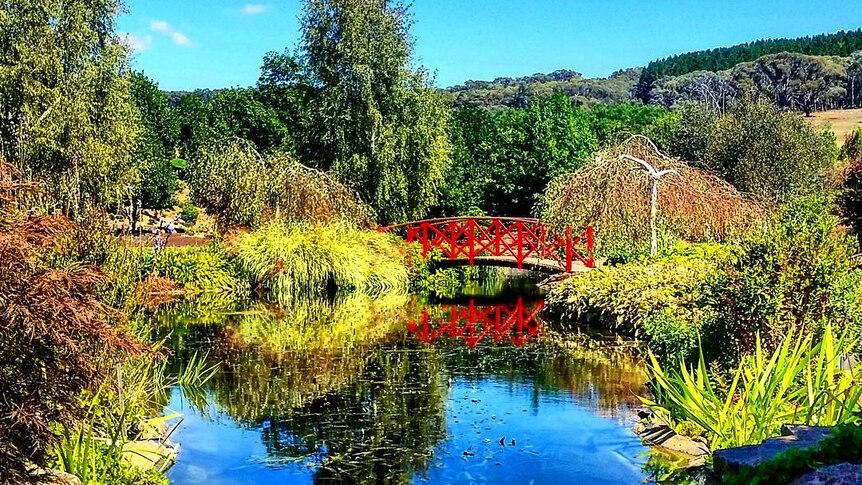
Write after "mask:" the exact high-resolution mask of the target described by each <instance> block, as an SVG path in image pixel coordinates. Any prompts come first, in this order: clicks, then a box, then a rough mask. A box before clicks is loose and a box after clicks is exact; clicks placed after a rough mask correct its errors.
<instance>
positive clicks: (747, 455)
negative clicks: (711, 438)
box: [713, 425, 832, 475]
mask: <svg viewBox="0 0 862 485" xmlns="http://www.w3.org/2000/svg"><path fill="white" fill-rule="evenodd" d="M781 434H782V435H781V436H777V437H775V438H768V439H766V440H764V441H763V443H761V444H759V445H748V446H741V447H739V448H727V449H724V450H716V451H715V452H714V453H713V467H714V468H715V473H716V474H717V475H722V474H724V473H726V472H729V471H738V470H739V469H740V468H741V467H751V468H756V467H758V466H760V465H761V464H763V463H765V462H768V461H770V460H772V459H773V458H775V456H776V455H778V454H779V453H782V452H784V451H787V450H789V449H799V450H807V449H817V448H819V447H820V442H821V441H822V440H823V439H824V438H827V437H829V436H831V434H832V429H831V428H827V427H823V426H795V425H785V426H782V427H781Z"/></svg>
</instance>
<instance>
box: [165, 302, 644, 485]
mask: <svg viewBox="0 0 862 485" xmlns="http://www.w3.org/2000/svg"><path fill="white" fill-rule="evenodd" d="M541 308H542V301H541V299H536V298H535V297H534V296H533V295H531V294H529V292H527V293H520V294H518V295H511V294H509V295H507V296H505V297H504V299H503V300H499V299H498V300H488V299H487V298H467V299H462V300H459V301H456V302H449V303H445V304H444V303H434V304H428V303H421V302H416V301H410V300H408V299H407V297H394V298H386V299H384V300H374V301H372V300H368V299H364V298H360V297H354V298H350V299H347V300H344V301H340V302H338V303H323V302H313V303H308V304H305V305H299V306H298V307H297V309H295V310H290V311H287V310H280V311H277V312H272V311H270V310H268V309H265V308H263V307H260V308H252V309H250V310H246V311H244V312H241V313H239V314H234V315H230V316H225V317H223V321H218V320H217V319H216V320H215V321H213V319H210V320H209V321H198V320H195V319H194V318H192V319H188V318H187V319H185V320H184V322H183V323H181V324H178V325H174V328H175V330H174V333H173V336H172V337H171V341H172V343H173V346H174V351H175V356H176V360H177V365H182V362H183V361H184V360H187V359H188V358H190V356H191V355H193V354H195V353H197V354H198V355H204V354H205V355H207V356H208V359H209V360H210V362H212V363H217V364H218V372H217V374H216V376H215V377H214V378H213V379H212V380H210V381H209V382H208V384H207V386H206V389H205V390H204V391H203V392H202V393H198V394H195V395H186V394H184V393H182V392H181V391H179V390H175V391H174V392H173V394H172V396H171V400H170V403H169V405H168V407H169V408H170V410H172V411H179V412H182V413H183V414H184V419H183V421H182V422H181V424H180V425H179V427H178V429H177V430H176V432H175V433H174V435H173V436H172V439H173V440H174V441H176V442H178V443H180V445H181V451H180V455H179V458H178V461H177V464H176V465H175V466H174V467H173V469H172V470H171V471H170V473H169V478H170V480H171V483H172V484H177V485H185V484H189V485H190V484H211V485H220V484H239V483H257V484H267V483H316V482H339V483H340V482H345V483H369V482H375V483H376V482H380V483H569V484H581V483H584V484H605V483H607V484H626V483H631V484H636V483H642V482H643V481H644V480H645V478H646V477H647V475H648V472H647V471H645V470H646V469H647V468H648V466H647V465H646V463H647V457H648V456H647V452H646V449H645V448H644V447H643V445H642V444H641V443H640V441H639V440H638V439H637V438H636V437H635V435H634V434H633V433H632V432H631V425H632V424H633V420H634V419H635V416H634V411H633V409H634V408H635V407H636V406H637V404H638V401H637V398H636V396H637V395H638V394H642V393H643V392H644V390H643V387H642V386H643V381H644V377H643V373H642V370H641V368H640V365H639V363H638V362H637V361H636V360H634V359H633V358H632V357H631V356H630V354H629V353H628V352H626V351H625V349H620V348H619V347H618V346H617V345H615V344H614V343H613V342H611V341H609V340H605V339H596V338H592V337H580V338H578V339H577V342H576V343H569V344H567V345H566V346H563V345H560V344H559V343H558V339H557V338H553V337H552V335H553V334H554V332H553V331H552V330H551V329H550V328H548V326H547V324H546V323H545V322H543V321H542V320H541V317H540V311H541Z"/></svg>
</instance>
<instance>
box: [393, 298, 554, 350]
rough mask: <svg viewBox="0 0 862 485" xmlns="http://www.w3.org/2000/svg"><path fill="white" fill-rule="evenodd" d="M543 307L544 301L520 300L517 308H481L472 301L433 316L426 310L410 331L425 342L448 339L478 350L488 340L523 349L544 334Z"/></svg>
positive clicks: (502, 306)
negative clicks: (480, 344) (477, 346)
mask: <svg viewBox="0 0 862 485" xmlns="http://www.w3.org/2000/svg"><path fill="white" fill-rule="evenodd" d="M543 306H544V303H543V302H542V300H538V301H535V302H530V303H524V300H523V299H521V298H518V301H517V302H516V303H515V304H514V305H502V304H489V305H477V304H476V302H475V301H474V300H473V299H471V300H470V301H469V302H468V303H467V304H466V305H443V306H442V307H440V309H439V312H438V311H434V312H433V314H432V311H429V309H428V308H425V309H424V310H423V311H422V317H421V320H419V321H412V322H410V323H409V324H408V327H407V328H408V330H409V332H410V333H412V334H413V335H415V336H416V338H417V339H419V340H420V341H421V342H425V343H433V342H434V341H436V340H437V339H440V338H444V339H454V340H463V341H464V343H465V344H467V346H468V347H475V346H476V345H477V344H478V343H479V342H480V341H482V339H484V338H486V337H487V338H491V339H493V340H494V341H495V342H500V341H501V340H503V339H506V340H508V341H509V342H511V343H512V344H514V345H516V346H521V345H524V344H525V343H526V342H527V341H529V340H530V339H533V338H535V337H536V336H538V335H541V334H542V331H543V322H542V319H541V316H540V315H541V312H542V308H543Z"/></svg>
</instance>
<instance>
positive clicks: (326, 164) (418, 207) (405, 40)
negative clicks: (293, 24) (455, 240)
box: [300, 0, 451, 222]
mask: <svg viewBox="0 0 862 485" xmlns="http://www.w3.org/2000/svg"><path fill="white" fill-rule="evenodd" d="M410 24H411V19H410V16H409V15H408V12H407V8H406V6H405V5H403V4H401V3H400V2H392V1H390V0H372V1H368V0H307V1H306V3H305V10H304V15H303V17H302V41H301V46H300V52H301V58H302V62H303V63H304V66H305V70H306V73H305V76H304V79H305V81H304V82H308V83H309V84H310V85H311V86H312V88H313V90H314V94H313V95H312V97H311V98H312V99H311V101H310V103H309V108H308V109H309V116H308V126H307V130H306V135H305V139H304V140H303V142H302V143H303V147H302V149H301V151H302V152H303V153H304V154H305V157H306V158H307V159H308V160H314V161H315V162H316V163H318V166H317V168H321V169H324V170H331V171H332V173H334V174H335V176H336V177H338V178H339V179H340V180H341V181H342V182H344V183H345V184H347V185H348V186H350V187H352V188H354V189H356V190H357V191H358V192H359V194H360V195H361V196H362V198H363V199H364V200H365V201H367V202H368V203H370V204H371V205H372V206H373V207H374V208H375V210H376V212H377V217H378V219H379V221H380V222H390V221H402V220H406V219H408V218H418V217H421V216H422V215H423V214H424V212H425V210H426V209H427V208H428V207H429V206H430V205H432V204H434V203H435V202H436V197H437V193H438V187H439V186H440V184H441V182H442V180H443V173H444V170H445V168H446V167H447V165H448V164H449V159H450V151H451V150H450V146H449V140H448V123H449V111H448V108H447V106H446V104H445V103H444V102H443V100H442V98H441V97H440V95H439V94H438V93H437V92H436V91H435V90H434V89H433V88H432V86H431V83H430V80H429V77H428V74H427V72H426V71H424V70H423V69H421V68H420V69H415V68H414V67H413V62H412V50H413V45H412V41H411V39H410V37H409V28H410ZM309 163H311V162H309Z"/></svg>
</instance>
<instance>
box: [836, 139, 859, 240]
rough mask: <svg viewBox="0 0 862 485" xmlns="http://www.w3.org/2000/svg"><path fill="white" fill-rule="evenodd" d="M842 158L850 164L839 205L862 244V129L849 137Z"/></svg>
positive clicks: (842, 150) (847, 222)
mask: <svg viewBox="0 0 862 485" xmlns="http://www.w3.org/2000/svg"><path fill="white" fill-rule="evenodd" d="M840 158H841V159H842V160H845V161H846V162H847V164H848V167H847V171H846V175H845V179H844V184H843V187H842V191H841V195H840V196H839V197H838V205H839V206H840V207H841V216H842V218H843V220H844V222H845V223H846V224H847V225H849V226H850V227H851V228H853V232H854V233H856V239H857V241H858V242H859V245H860V246H862V129H857V130H856V131H854V132H853V133H852V134H850V135H849V136H848V137H847V140H846V141H845V142H844V146H843V147H841V154H840Z"/></svg>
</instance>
